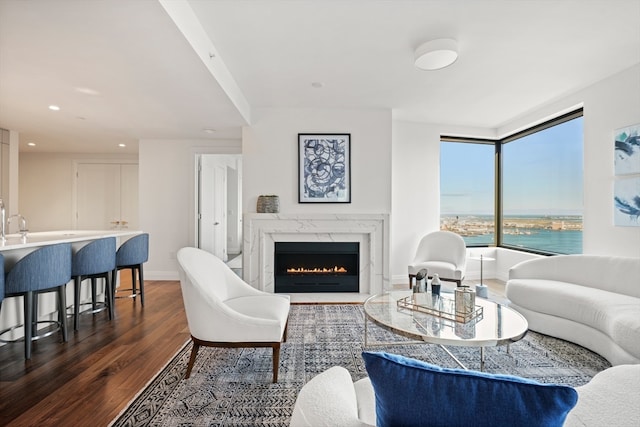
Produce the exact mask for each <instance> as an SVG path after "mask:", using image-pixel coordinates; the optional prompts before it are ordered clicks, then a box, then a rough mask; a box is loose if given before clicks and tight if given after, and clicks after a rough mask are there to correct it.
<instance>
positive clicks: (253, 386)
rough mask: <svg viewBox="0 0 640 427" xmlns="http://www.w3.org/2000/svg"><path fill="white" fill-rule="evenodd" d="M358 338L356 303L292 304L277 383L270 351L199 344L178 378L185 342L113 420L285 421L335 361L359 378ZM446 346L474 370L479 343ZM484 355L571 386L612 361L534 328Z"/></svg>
mask: <svg viewBox="0 0 640 427" xmlns="http://www.w3.org/2000/svg"><path fill="white" fill-rule="evenodd" d="M369 325H370V326H371V325H372V324H371V322H369ZM363 336H364V313H363V309H362V305H356V304H353V305H348V304H345V305H338V304H337V305H292V307H291V313H290V317H289V334H288V340H287V342H286V343H284V344H283V346H282V349H281V353H280V372H279V378H278V383H277V384H272V383H271V379H272V378H271V375H272V372H271V349H270V348H269V349H215V348H201V349H200V352H199V353H198V358H197V359H196V363H195V366H194V368H193V371H192V374H191V378H189V379H188V380H185V379H184V373H185V371H186V367H187V362H188V359H189V352H190V351H191V344H187V345H186V346H185V348H184V349H183V350H181V351H180V352H179V353H178V354H177V355H176V357H174V358H173V360H171V362H169V364H168V365H167V366H166V367H165V368H164V369H163V370H162V371H161V372H160V373H159V374H158V375H157V377H156V378H155V379H154V380H153V381H152V382H151V383H150V384H149V385H148V386H147V388H146V389H145V390H144V391H142V392H141V393H140V395H139V396H138V397H137V398H136V399H135V400H134V401H133V402H132V403H131V404H130V405H129V407H128V408H127V409H126V410H125V411H124V412H123V413H122V414H121V415H120V416H119V417H118V418H117V419H116V420H114V422H113V423H112V425H114V426H256V425H268V426H287V425H288V423H289V419H290V417H291V413H292V411H293V406H294V404H295V401H296V396H297V395H298V391H299V390H300V388H302V386H303V385H304V384H305V382H307V381H308V380H309V379H311V378H313V377H314V376H315V375H317V374H319V373H320V372H323V371H324V370H326V369H328V368H330V367H331V366H335V365H340V366H344V367H345V368H347V369H348V370H349V371H350V372H351V375H352V377H353V379H354V381H355V380H358V379H360V378H363V377H365V376H366V370H365V367H364V362H363V361H362V357H361V353H362V351H363ZM369 340H370V342H371V340H375V341H379V342H388V341H393V342H396V341H397V342H399V343H400V342H402V341H403V340H404V338H401V337H398V336H397V335H395V334H392V333H390V332H388V331H386V330H384V329H382V328H379V327H376V326H371V327H370V328H369ZM371 349H372V350H375V351H388V352H392V353H397V354H402V355H405V356H409V357H414V358H417V359H420V360H424V361H427V362H430V363H434V364H437V365H440V366H445V367H451V368H455V367H457V365H456V364H455V362H454V361H453V360H452V359H451V357H450V356H449V355H447V354H446V353H445V352H444V350H442V349H441V348H440V347H438V346H436V345H429V344H410V345H407V344H404V345H401V344H398V345H395V344H391V345H387V346H384V347H375V348H371ZM449 350H450V351H451V352H452V353H453V354H454V355H455V356H456V357H457V358H458V359H459V360H460V361H461V362H462V363H463V364H465V365H466V366H468V367H469V368H470V369H479V366H480V359H479V358H480V350H479V349H478V348H465V347H449ZM485 354H486V362H485V371H486V372H494V373H503V374H513V375H520V376H522V377H527V378H532V379H535V380H538V381H540V382H544V383H558V384H566V385H570V386H579V385H582V384H585V383H586V382H588V381H589V380H590V379H591V378H592V377H593V376H594V375H595V374H596V373H597V372H599V371H602V370H604V369H606V368H608V367H609V366H611V365H610V364H609V363H608V362H607V361H606V360H605V359H604V358H602V357H600V356H598V355H597V354H595V353H593V352H591V351H589V350H587V349H585V348H583V347H580V346H578V345H575V344H572V343H569V342H566V341H562V340H558V339H555V338H551V337H548V336H545V335H541V334H537V333H535V332H529V333H528V334H527V335H526V336H525V337H524V338H523V339H522V340H521V341H519V342H517V343H515V344H512V345H511V346H510V351H509V352H507V351H506V347H492V348H487V349H486V351H485Z"/></svg>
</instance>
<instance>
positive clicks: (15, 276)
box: [0, 243, 71, 359]
mask: <svg viewBox="0 0 640 427" xmlns="http://www.w3.org/2000/svg"><path fill="white" fill-rule="evenodd" d="M70 280H71V244H70V243H58V244H53V245H48V246H43V247H42V248H39V249H36V250H35V251H33V252H31V253H29V254H27V255H25V256H24V257H23V258H22V259H20V260H19V261H18V262H17V263H16V264H15V265H14V266H13V267H11V269H10V270H9V272H8V273H7V274H6V276H5V282H4V286H5V290H4V296H5V298H9V297H18V296H22V297H24V323H23V327H24V356H25V359H31V343H32V341H35V340H37V339H40V338H44V337H46V336H49V335H51V334H52V333H54V332H56V331H57V330H60V331H61V334H62V341H63V342H66V341H67V316H66V301H65V300H66V292H65V289H66V284H67V283H68V282H69V281H70ZM54 291H55V292H56V293H57V300H58V301H57V303H58V304H57V308H58V320H57V321H42V322H39V321H38V313H37V311H38V310H37V298H38V295H39V294H41V293H44V292H54ZM38 323H55V324H56V325H57V329H55V330H53V331H49V332H47V333H44V334H42V335H39V336H38V335H36V334H37V325H38ZM11 329H14V328H10V329H8V330H11ZM8 330H5V331H3V332H2V333H0V335H2V334H3V333H5V332H7V331H8Z"/></svg>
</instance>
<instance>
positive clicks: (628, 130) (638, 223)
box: [613, 124, 640, 227]
mask: <svg viewBox="0 0 640 427" xmlns="http://www.w3.org/2000/svg"><path fill="white" fill-rule="evenodd" d="M639 134H640V124H637V125H633V126H628V127H625V128H622V129H617V130H616V131H615V135H614V136H615V138H614V141H615V155H614V169H615V175H616V177H615V181H614V186H613V223H614V225H617V226H627V227H640V135H639Z"/></svg>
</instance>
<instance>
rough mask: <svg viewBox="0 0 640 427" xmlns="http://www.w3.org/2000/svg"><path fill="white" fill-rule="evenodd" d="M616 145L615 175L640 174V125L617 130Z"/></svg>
mask: <svg viewBox="0 0 640 427" xmlns="http://www.w3.org/2000/svg"><path fill="white" fill-rule="evenodd" d="M614 144H615V158H614V169H615V175H616V176H618V175H629V174H640V124H637V125H633V126H628V127H626V128H621V129H617V130H616V131H615V135H614Z"/></svg>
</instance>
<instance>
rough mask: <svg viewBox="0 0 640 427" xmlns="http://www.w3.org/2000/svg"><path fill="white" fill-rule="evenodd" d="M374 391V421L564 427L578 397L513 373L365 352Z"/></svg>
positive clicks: (382, 423)
mask: <svg viewBox="0 0 640 427" xmlns="http://www.w3.org/2000/svg"><path fill="white" fill-rule="evenodd" d="M362 357H363V359H364V361H365V365H366V368H367V372H368V373H369V378H370V379H371V383H372V385H373V389H374V392H375V396H376V416H377V422H376V425H377V426H379V427H385V426H410V425H419V424H421V423H422V422H423V421H424V420H426V419H428V420H429V425H430V426H452V425H471V424H473V425H474V426H487V427H489V426H496V425H503V424H504V423H505V422H507V423H508V424H509V425H514V426H516V425H517V426H562V424H563V423H564V421H565V418H566V417H567V414H568V413H569V411H570V410H571V409H572V408H573V407H574V406H575V405H576V403H577V401H578V393H577V392H576V390H575V389H574V388H572V387H567V386H562V385H555V384H541V383H538V382H536V381H533V380H528V379H525V378H519V377H515V376H510V375H497V374H488V373H483V372H475V371H465V370H460V369H447V368H441V367H438V366H435V365H431V364H429V363H425V362H421V361H419V360H415V359H410V358H407V357H403V356H399V355H393V354H388V353H374V352H363V353H362Z"/></svg>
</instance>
